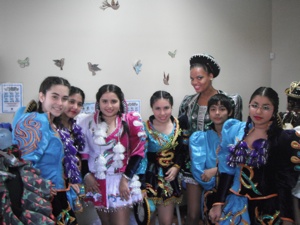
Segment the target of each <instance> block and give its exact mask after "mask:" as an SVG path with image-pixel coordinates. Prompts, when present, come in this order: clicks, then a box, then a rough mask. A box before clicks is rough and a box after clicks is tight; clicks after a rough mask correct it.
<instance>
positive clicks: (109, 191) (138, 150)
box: [77, 112, 146, 210]
mask: <svg viewBox="0 0 300 225" xmlns="http://www.w3.org/2000/svg"><path fill="white" fill-rule="evenodd" d="M98 115H99V112H96V113H95V114H94V115H92V114H91V115H88V116H87V117H84V118H83V119H80V118H78V120H77V123H78V124H79V126H81V127H82V132H83V134H84V136H85V141H86V145H85V148H84V150H83V152H82V158H83V159H87V160H88V167H89V171H90V172H91V173H92V174H93V175H94V176H95V178H96V179H97V181H98V183H99V185H100V186H99V189H100V193H91V192H89V193H87V194H86V196H87V198H88V200H90V201H92V202H93V203H94V205H95V207H96V208H97V209H103V210H115V209H117V208H120V207H126V206H132V205H133V204H134V203H137V202H140V201H142V193H141V189H140V185H141V183H140V181H139V178H138V176H137V175H135V173H136V170H137V168H138V166H139V164H140V161H141V160H142V158H143V157H144V150H145V147H144V145H145V141H146V134H145V131H144V127H143V123H142V119H141V117H140V114H139V113H137V112H130V113H127V114H122V117H118V116H117V118H116V129H115V130H114V131H113V132H112V133H110V134H109V135H107V134H106V131H107V128H108V127H107V124H106V122H104V121H99V120H98V118H99V116H98ZM122 121H124V122H126V123H127V125H128V130H129V132H126V129H125V132H124V133H123V131H124V125H123V124H122ZM122 175H124V176H125V177H127V178H129V179H130V181H129V184H128V185H129V188H130V191H131V197H130V198H129V200H128V201H126V200H122V199H121V198H120V194H119V184H120V180H121V177H122Z"/></svg>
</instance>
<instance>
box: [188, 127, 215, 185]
mask: <svg viewBox="0 0 300 225" xmlns="http://www.w3.org/2000/svg"><path fill="white" fill-rule="evenodd" d="M206 136H207V133H206V132H203V131H196V132H194V133H193V134H192V135H191V137H190V140H189V145H190V152H191V163H192V168H191V170H192V174H193V176H194V178H195V179H196V181H197V182H198V183H199V184H200V185H201V186H202V187H203V188H204V189H205V190H211V189H212V188H213V187H214V186H215V181H216V178H215V176H214V177H212V178H211V179H210V180H209V181H208V182H205V181H203V180H202V179H201V175H202V174H203V173H204V170H205V169H207V168H206V158H207V151H209V149H207V148H209V146H208V141H207V138H206ZM214 150H215V149H214Z"/></svg>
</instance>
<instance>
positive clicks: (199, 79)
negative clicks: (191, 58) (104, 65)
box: [190, 67, 214, 93]
mask: <svg viewBox="0 0 300 225" xmlns="http://www.w3.org/2000/svg"><path fill="white" fill-rule="evenodd" d="M213 77H214V76H213V74H211V73H210V74H208V73H207V72H205V70H204V69H203V68H202V67H194V68H192V69H191V71H190V78H191V84H192V86H193V87H194V89H195V91H196V92H197V93H201V92H205V91H206V90H207V89H208V88H209V87H211V86H212V85H211V83H212V79H213Z"/></svg>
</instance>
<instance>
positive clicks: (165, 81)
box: [163, 72, 170, 85]
mask: <svg viewBox="0 0 300 225" xmlns="http://www.w3.org/2000/svg"><path fill="white" fill-rule="evenodd" d="M169 79H170V75H169V74H168V75H166V73H165V72H164V79H163V81H164V84H165V85H169Z"/></svg>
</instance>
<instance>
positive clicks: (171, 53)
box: [168, 50, 177, 58]
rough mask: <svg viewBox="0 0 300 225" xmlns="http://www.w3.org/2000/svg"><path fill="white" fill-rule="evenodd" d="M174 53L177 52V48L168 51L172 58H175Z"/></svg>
mask: <svg viewBox="0 0 300 225" xmlns="http://www.w3.org/2000/svg"><path fill="white" fill-rule="evenodd" d="M176 53H177V50H174V52H171V51H169V52H168V54H169V56H171V57H172V58H175V55H176Z"/></svg>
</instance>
